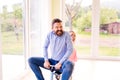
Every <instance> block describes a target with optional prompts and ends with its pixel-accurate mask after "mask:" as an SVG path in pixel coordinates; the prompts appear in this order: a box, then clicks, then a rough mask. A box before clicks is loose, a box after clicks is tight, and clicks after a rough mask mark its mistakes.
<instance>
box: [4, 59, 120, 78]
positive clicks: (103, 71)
mask: <svg viewBox="0 0 120 80" xmlns="http://www.w3.org/2000/svg"><path fill="white" fill-rule="evenodd" d="M6 62H8V61H6ZM22 62H23V61H22V58H17V59H16V63H14V64H10V63H9V64H10V65H9V68H10V69H9V70H8V71H7V70H3V71H6V72H4V73H6V74H7V73H10V72H9V71H12V73H13V74H11V76H12V78H11V79H10V75H4V77H8V78H9V79H7V78H6V79H5V78H4V80H36V78H35V76H34V74H33V73H32V72H31V71H30V70H28V71H27V72H26V73H24V74H22V75H17V77H15V76H16V72H21V71H22V68H23V67H22V64H23V63H22ZM6 64H7V63H6ZM12 65H14V67H10V66H12ZM17 65H18V66H17ZM19 65H21V66H20V67H19ZM3 66H5V65H3ZM15 66H16V67H19V69H18V68H17V69H18V70H17V71H16V69H15ZM4 69H5V68H4ZM14 72H15V74H14ZM43 74H46V75H47V76H45V78H46V79H45V80H50V73H49V71H47V70H43ZM13 75H14V77H13ZM72 80H120V61H94V60H78V61H77V62H76V65H75V69H74V73H73V79H72Z"/></svg>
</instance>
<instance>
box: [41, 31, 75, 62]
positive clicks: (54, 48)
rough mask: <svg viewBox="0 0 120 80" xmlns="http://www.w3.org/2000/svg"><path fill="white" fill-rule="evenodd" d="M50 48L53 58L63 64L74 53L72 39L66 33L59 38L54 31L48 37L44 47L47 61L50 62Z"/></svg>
mask: <svg viewBox="0 0 120 80" xmlns="http://www.w3.org/2000/svg"><path fill="white" fill-rule="evenodd" d="M49 46H50V51H51V52H50V53H51V58H52V59H54V60H57V61H59V62H60V63H61V64H62V63H63V62H64V61H65V60H67V59H68V58H69V56H70V55H71V54H72V51H73V45H72V41H71V37H70V35H69V33H68V32H65V31H64V33H63V35H62V36H57V35H56V34H55V33H54V32H53V31H51V32H50V33H49V34H48V35H47V38H46V40H45V44H44V47H43V52H44V58H45V60H48V47H49Z"/></svg>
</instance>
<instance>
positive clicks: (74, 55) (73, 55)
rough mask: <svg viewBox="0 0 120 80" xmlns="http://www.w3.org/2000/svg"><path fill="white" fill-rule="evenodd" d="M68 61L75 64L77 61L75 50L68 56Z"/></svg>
mask: <svg viewBox="0 0 120 80" xmlns="http://www.w3.org/2000/svg"><path fill="white" fill-rule="evenodd" d="M69 60H70V61H72V62H76V61H77V54H76V50H75V49H74V50H73V53H72V54H71V55H70V57H69Z"/></svg>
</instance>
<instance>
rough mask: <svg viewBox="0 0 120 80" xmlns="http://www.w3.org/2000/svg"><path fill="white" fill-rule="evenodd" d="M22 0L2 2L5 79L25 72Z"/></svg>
mask: <svg viewBox="0 0 120 80" xmlns="http://www.w3.org/2000/svg"><path fill="white" fill-rule="evenodd" d="M22 4H23V2H22V0H12V1H10V0H0V19H1V21H2V22H1V24H0V25H1V35H2V52H3V54H2V59H3V60H2V61H3V79H4V80H11V79H13V78H14V77H15V76H17V75H19V74H20V72H21V71H23V70H24V55H23V53H24V42H23V41H24V40H23V24H22V8H23V6H22Z"/></svg>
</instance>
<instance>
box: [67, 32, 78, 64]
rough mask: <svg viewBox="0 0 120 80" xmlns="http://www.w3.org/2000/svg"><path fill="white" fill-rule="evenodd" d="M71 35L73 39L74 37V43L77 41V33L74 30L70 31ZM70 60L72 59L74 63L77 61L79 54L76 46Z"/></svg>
mask: <svg viewBox="0 0 120 80" xmlns="http://www.w3.org/2000/svg"><path fill="white" fill-rule="evenodd" d="M69 33H70V36H71V39H72V42H73V44H74V42H75V39H76V34H75V32H74V31H70V32H69ZM69 60H70V61H72V62H73V63H75V62H76V61H77V54H76V50H75V48H74V50H73V53H72V54H71V56H70V57H69Z"/></svg>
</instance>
